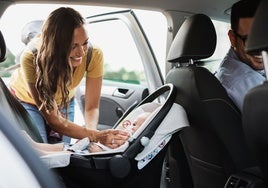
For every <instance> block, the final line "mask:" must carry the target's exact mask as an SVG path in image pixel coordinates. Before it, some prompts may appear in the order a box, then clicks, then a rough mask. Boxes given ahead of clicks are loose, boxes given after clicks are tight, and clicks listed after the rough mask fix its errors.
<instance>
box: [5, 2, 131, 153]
mask: <svg viewBox="0 0 268 188" xmlns="http://www.w3.org/2000/svg"><path fill="white" fill-rule="evenodd" d="M88 40H89V38H88V34H87V31H86V27H85V20H84V19H83V17H82V16H81V15H80V14H79V13H78V12H77V11H75V10H74V9H72V8H68V7H61V8H58V9H56V10H54V11H53V12H51V14H50V15H49V16H48V18H47V20H46V21H45V23H44V25H43V28H42V32H41V35H40V37H38V38H35V39H33V40H32V41H31V42H30V43H29V45H28V46H27V48H26V49H25V50H24V52H23V54H22V56H21V58H20V62H21V67H20V68H19V69H18V70H17V71H16V72H14V74H13V75H12V79H11V84H10V87H11V91H12V92H13V94H14V95H15V96H16V97H17V98H18V99H19V100H20V101H21V103H22V105H23V106H24V107H25V109H26V110H27V111H28V112H29V113H30V114H31V116H32V117H33V119H34V121H35V123H36V126H37V128H38V130H39V132H40V134H41V136H42V138H43V140H44V142H48V140H47V134H46V129H47V128H51V129H52V130H53V131H55V132H58V133H60V134H62V135H67V136H69V137H73V138H77V139H82V138H84V137H88V138H89V140H91V141H95V142H96V141H99V142H101V143H103V144H105V145H108V146H109V147H112V148H115V147H118V146H120V145H121V144H123V143H124V142H125V140H127V138H128V137H129V135H128V133H126V132H123V131H118V130H117V131H115V130H105V131H98V130H96V126H97V123H98V118H99V100H100V90H101V84H102V75H103V54H102V51H101V50H100V49H99V48H96V47H93V50H92V58H91V62H90V64H89V66H88V67H86V59H87V52H88V43H89V41H88ZM85 72H86V92H85V98H86V100H85V122H86V124H85V127H82V126H78V125H76V124H74V123H73V122H71V121H69V120H68V116H70V115H68V113H73V107H72V108H70V106H73V98H74V94H75V88H76V87H77V86H78V85H79V83H80V81H81V80H82V78H83V76H84V73H85ZM65 112H66V113H65Z"/></svg>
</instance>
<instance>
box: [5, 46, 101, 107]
mask: <svg viewBox="0 0 268 188" xmlns="http://www.w3.org/2000/svg"><path fill="white" fill-rule="evenodd" d="M33 58H34V55H33V52H32V51H31V50H30V48H26V49H25V50H24V52H23V53H22V54H21V57H20V62H21V66H20V68H18V69H17V70H16V71H14V72H13V74H12V76H11V81H10V87H11V90H12V92H14V94H15V95H16V97H17V98H18V99H19V100H21V101H23V102H26V103H30V104H35V102H34V100H33V98H32V96H31V93H30V91H29V89H28V83H35V82H36V74H35V69H36V66H35V64H34V63H33ZM86 59H87V54H85V56H84V57H83V59H82V63H81V64H80V65H79V66H77V67H76V69H75V71H74V73H73V82H72V85H71V86H70V87H69V98H70V99H71V98H72V97H74V95H75V89H76V87H77V86H78V85H79V83H80V82H81V80H82V78H83V76H84V74H85V72H86V76H87V77H91V78H97V77H100V76H102V75H103V53H102V50H101V49H100V48H98V47H96V46H93V49H92V56H91V61H90V63H89V66H88V69H87V71H86ZM55 100H56V102H57V104H60V102H61V94H60V92H59V90H57V92H56V95H55Z"/></svg>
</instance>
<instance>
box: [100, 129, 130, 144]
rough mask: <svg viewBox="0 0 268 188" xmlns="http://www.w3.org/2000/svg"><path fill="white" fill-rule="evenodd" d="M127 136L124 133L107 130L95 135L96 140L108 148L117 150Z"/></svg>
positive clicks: (127, 134)
mask: <svg viewBox="0 0 268 188" xmlns="http://www.w3.org/2000/svg"><path fill="white" fill-rule="evenodd" d="M129 136H130V135H129V133H128V132H126V131H122V130H115V129H107V130H103V131H99V132H98V133H97V140H98V141H99V142H100V143H102V144H103V145H106V146H108V147H109V148H117V147H119V146H121V145H122V144H124V143H125V142H126V141H127V140H128V138H129Z"/></svg>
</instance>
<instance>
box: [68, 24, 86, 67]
mask: <svg viewBox="0 0 268 188" xmlns="http://www.w3.org/2000/svg"><path fill="white" fill-rule="evenodd" d="M71 45H72V46H71V53H70V57H69V58H70V61H71V63H72V65H73V67H77V66H78V65H80V64H81V62H82V58H83V57H84V55H85V54H86V51H87V50H88V35H87V31H86V28H85V26H84V25H81V26H80V27H78V28H76V29H75V30H74V35H73V41H72V44H71Z"/></svg>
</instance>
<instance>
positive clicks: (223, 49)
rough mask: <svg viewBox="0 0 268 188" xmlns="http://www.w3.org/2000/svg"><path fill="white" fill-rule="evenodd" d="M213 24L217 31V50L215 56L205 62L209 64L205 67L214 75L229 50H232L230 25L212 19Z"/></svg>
mask: <svg viewBox="0 0 268 188" xmlns="http://www.w3.org/2000/svg"><path fill="white" fill-rule="evenodd" d="M212 22H213V24H214V26H215V29H216V34H217V44H216V49H215V52H214V54H213V55H212V56H211V57H210V58H208V59H206V60H205V61H207V62H208V63H207V64H206V65H205V66H206V68H208V69H209V70H210V71H211V72H212V73H214V72H215V71H216V70H217V68H218V67H219V65H220V63H221V61H222V59H223V58H224V56H225V54H226V53H227V51H228V49H229V48H230V41H229V37H228V31H229V29H230V24H229V23H226V22H223V21H217V20H213V19H212Z"/></svg>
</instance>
